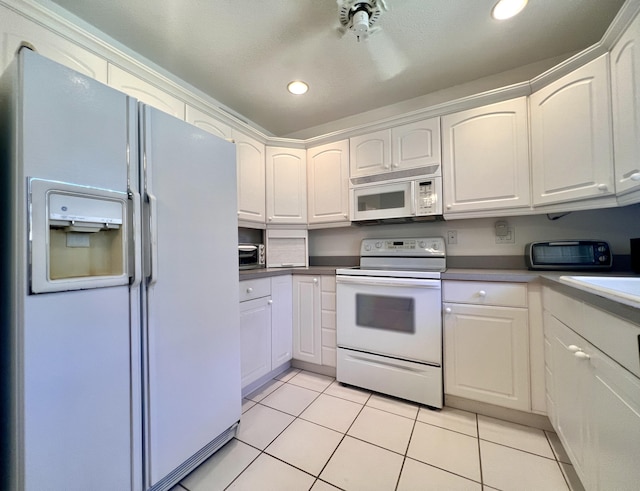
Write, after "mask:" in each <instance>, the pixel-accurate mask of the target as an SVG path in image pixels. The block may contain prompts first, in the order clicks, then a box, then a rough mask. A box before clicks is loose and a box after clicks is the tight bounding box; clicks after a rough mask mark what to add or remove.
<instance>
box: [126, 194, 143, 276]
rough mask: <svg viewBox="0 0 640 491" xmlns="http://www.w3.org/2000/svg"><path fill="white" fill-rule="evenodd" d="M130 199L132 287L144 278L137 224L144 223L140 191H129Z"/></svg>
mask: <svg viewBox="0 0 640 491" xmlns="http://www.w3.org/2000/svg"><path fill="white" fill-rule="evenodd" d="M129 200H130V201H132V202H133V220H131V225H132V226H131V231H132V237H133V240H132V243H133V276H132V278H131V283H130V284H131V287H132V288H135V287H136V286H138V285H139V284H140V281H141V279H142V252H141V250H140V232H138V225H137V224H139V223H142V221H141V220H142V214H141V213H142V212H141V210H142V208H141V206H142V205H141V202H140V193H137V192H135V191H129Z"/></svg>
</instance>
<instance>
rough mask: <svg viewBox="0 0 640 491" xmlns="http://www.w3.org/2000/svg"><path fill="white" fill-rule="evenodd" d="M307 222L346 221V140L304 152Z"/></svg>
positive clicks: (347, 165)
mask: <svg viewBox="0 0 640 491" xmlns="http://www.w3.org/2000/svg"><path fill="white" fill-rule="evenodd" d="M307 169H308V175H307V177H308V186H307V188H308V202H309V223H310V224H311V223H327V222H348V221H349V141H348V140H342V141H339V142H336V143H329V144H327V145H322V146H320V147H315V148H310V149H308V150H307Z"/></svg>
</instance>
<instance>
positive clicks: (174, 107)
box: [109, 63, 185, 120]
mask: <svg viewBox="0 0 640 491" xmlns="http://www.w3.org/2000/svg"><path fill="white" fill-rule="evenodd" d="M109 85H110V86H111V87H114V88H116V89H118V90H120V91H122V92H124V93H125V94H128V95H130V96H132V97H135V98H136V99H138V100H139V101H140V102H143V103H145V104H147V105H149V106H152V107H155V108H156V109H160V110H161V111H164V112H166V113H169V114H171V115H173V116H175V117H176V118H178V119H182V120H184V116H185V114H184V113H185V103H184V102H183V101H181V100H180V99H178V98H176V97H174V96H172V95H170V94H169V93H167V92H165V91H164V90H162V89H159V88H158V87H156V86H155V85H153V84H150V83H149V82H147V81H146V80H142V79H141V78H139V77H137V76H135V75H133V74H131V73H129V72H127V71H125V70H123V69H122V68H120V67H118V66H116V65H112V64H111V63H109Z"/></svg>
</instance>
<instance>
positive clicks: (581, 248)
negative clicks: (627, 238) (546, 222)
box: [525, 240, 613, 270]
mask: <svg viewBox="0 0 640 491" xmlns="http://www.w3.org/2000/svg"><path fill="white" fill-rule="evenodd" d="M525 261H526V263H527V267H528V268H529V269H546V270H590V269H591V270H598V269H599V270H606V269H610V268H611V266H612V264H613V255H612V254H611V248H610V247H609V244H608V243H607V242H604V241H602V240H554V241H549V242H531V243H529V244H527V245H526V247H525Z"/></svg>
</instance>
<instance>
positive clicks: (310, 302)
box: [293, 275, 322, 365]
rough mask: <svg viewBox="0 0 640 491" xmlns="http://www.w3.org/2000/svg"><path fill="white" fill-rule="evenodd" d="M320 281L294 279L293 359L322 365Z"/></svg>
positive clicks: (308, 277)
mask: <svg viewBox="0 0 640 491" xmlns="http://www.w3.org/2000/svg"><path fill="white" fill-rule="evenodd" d="M320 294H321V292H320V279H319V278H318V277H315V276H306V275H295V276H294V277H293V358H294V359H296V360H302V361H306V362H309V363H315V364H316V365H320V364H322V332H321V327H320V326H321V312H320V301H321V295H320Z"/></svg>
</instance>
